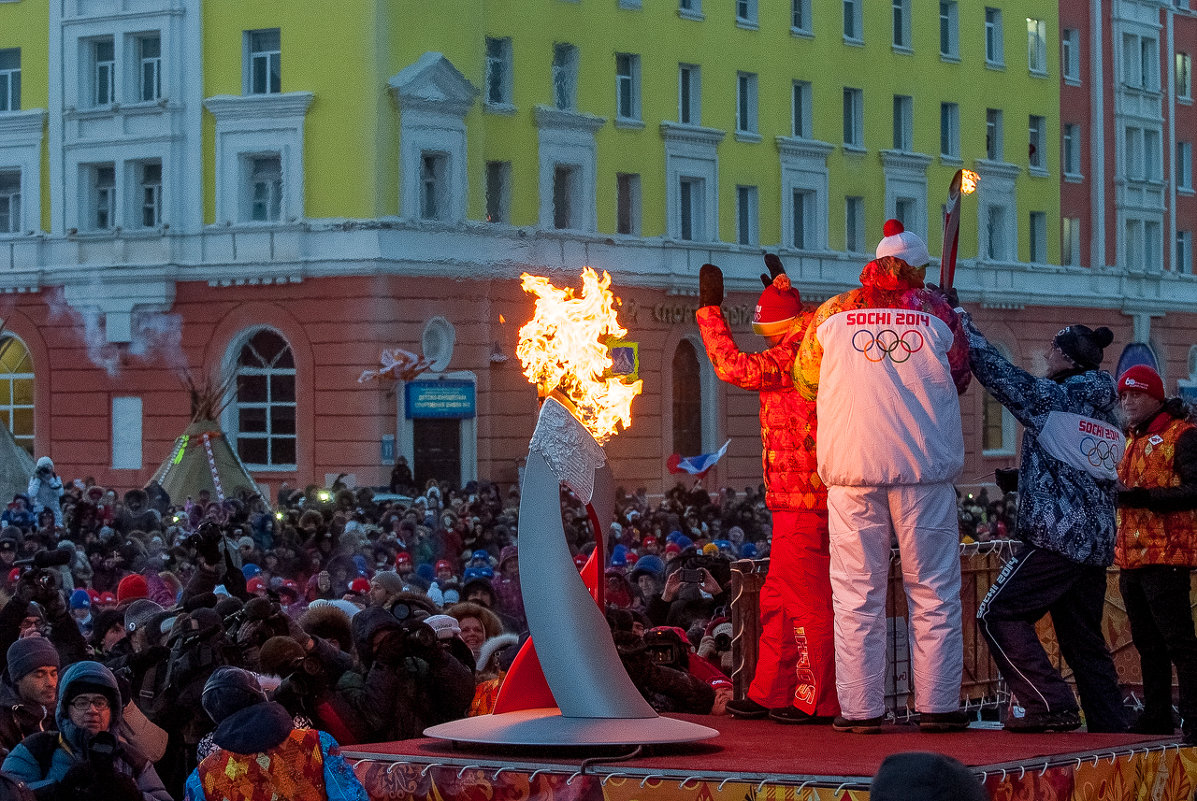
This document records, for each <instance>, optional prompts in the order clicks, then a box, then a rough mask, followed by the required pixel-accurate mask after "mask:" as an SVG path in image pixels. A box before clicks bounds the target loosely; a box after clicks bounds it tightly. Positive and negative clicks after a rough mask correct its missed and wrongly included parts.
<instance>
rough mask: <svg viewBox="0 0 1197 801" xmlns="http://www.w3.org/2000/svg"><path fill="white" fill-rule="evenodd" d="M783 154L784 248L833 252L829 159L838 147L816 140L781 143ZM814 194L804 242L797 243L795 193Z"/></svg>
mask: <svg viewBox="0 0 1197 801" xmlns="http://www.w3.org/2000/svg"><path fill="white" fill-rule="evenodd" d="M777 145H778V151H779V152H780V155H781V221H782V225H781V239H782V246H783V247H786V248H794V249H796V248H797V246H798V244H801V245H802V249H803V250H806V251H822V250H827V249H829V244H828V239H827V230H828V208H829V203H830V201H829V198H830V196H831V194H830V189H829V187H830V177H829V172H828V169H827V157H828V156H829V155H830V154H831V153H833V152H834V151H835V146H834V145H831V144H829V143H827V142H820V141H818V140H816V139H781V138H779V139H778V140H777ZM796 191H798V192H810V193H812V194H811V195H809V196H807V197H806V200H807V201H810V202H805V208H804V209H803V210H802V211H803V212H804V216H803V228H802V235H803V238H804V239H803V241H798V240H795V233H796V231H795V230H794V229H795V226H794V219H795V211H796V209H795V208H794V192H796Z"/></svg>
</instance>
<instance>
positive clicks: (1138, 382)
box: [1118, 364, 1164, 403]
mask: <svg viewBox="0 0 1197 801" xmlns="http://www.w3.org/2000/svg"><path fill="white" fill-rule="evenodd" d="M1123 392H1142V393H1143V394H1144V395H1150V396H1151V397H1153V398H1155V399H1156V400H1158V401H1159V402H1160V403H1163V402H1164V379H1162V378H1160V374H1159V373H1157V372H1156V371H1155V370H1152V369H1151V368H1150V367H1148V366H1147V365H1145V364H1136V365H1135V366H1134V367H1131V368H1130V369H1128V370H1127V371H1126V372H1125V373H1123V374H1122V377H1121V378H1119V379H1118V394H1119V395H1121V394H1122V393H1123Z"/></svg>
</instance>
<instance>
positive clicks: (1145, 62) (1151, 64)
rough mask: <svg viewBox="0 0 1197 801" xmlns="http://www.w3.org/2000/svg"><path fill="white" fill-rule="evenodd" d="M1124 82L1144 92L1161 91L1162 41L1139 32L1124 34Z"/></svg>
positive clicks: (1125, 84)
mask: <svg viewBox="0 0 1197 801" xmlns="http://www.w3.org/2000/svg"><path fill="white" fill-rule="evenodd" d="M1122 84H1123V85H1124V86H1126V87H1128V88H1130V89H1138V90H1141V91H1144V92H1158V91H1160V41H1159V39H1157V38H1156V37H1154V36H1144V35H1142V34H1138V33H1127V32H1124V33H1123V34H1122Z"/></svg>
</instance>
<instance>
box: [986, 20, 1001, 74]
mask: <svg viewBox="0 0 1197 801" xmlns="http://www.w3.org/2000/svg"><path fill="white" fill-rule="evenodd" d="M1002 50H1003V44H1002V10H1001V9H1000V8H988V7H987V8H986V9H985V63H986V64H988V65H989V66H991V67H1001V66H1003V65H1005V63H1006V57H1005V55H1004V54H1003V52H1002Z"/></svg>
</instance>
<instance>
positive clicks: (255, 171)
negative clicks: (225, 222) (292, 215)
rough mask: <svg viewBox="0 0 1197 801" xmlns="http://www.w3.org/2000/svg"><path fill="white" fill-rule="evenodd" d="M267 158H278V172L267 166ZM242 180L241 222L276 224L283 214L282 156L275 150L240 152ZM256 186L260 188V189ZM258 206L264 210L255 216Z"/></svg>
mask: <svg viewBox="0 0 1197 801" xmlns="http://www.w3.org/2000/svg"><path fill="white" fill-rule="evenodd" d="M268 162H277V163H278V170H277V173H276V172H275V171H274V170H267V167H269V166H270V165H269V164H268ZM241 163H242V170H243V173H244V176H245V178H244V184H243V187H244V188H243V189H242V200H241V215H240V218H239V219H240V222H242V223H252V224H275V223H279V222H282V221H283V219H285V217H286V213H285V209H286V204H285V202H284V198H285V197H286V175H285V173H284V171H283V156H282V153H280V152H278V151H262V152H259V153H243V154H241ZM259 189H261V190H263V191H262V192H259ZM259 206H261V207H262V208H263V214H262V215H261V216H255V210H256V209H257V208H258V207H259Z"/></svg>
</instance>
